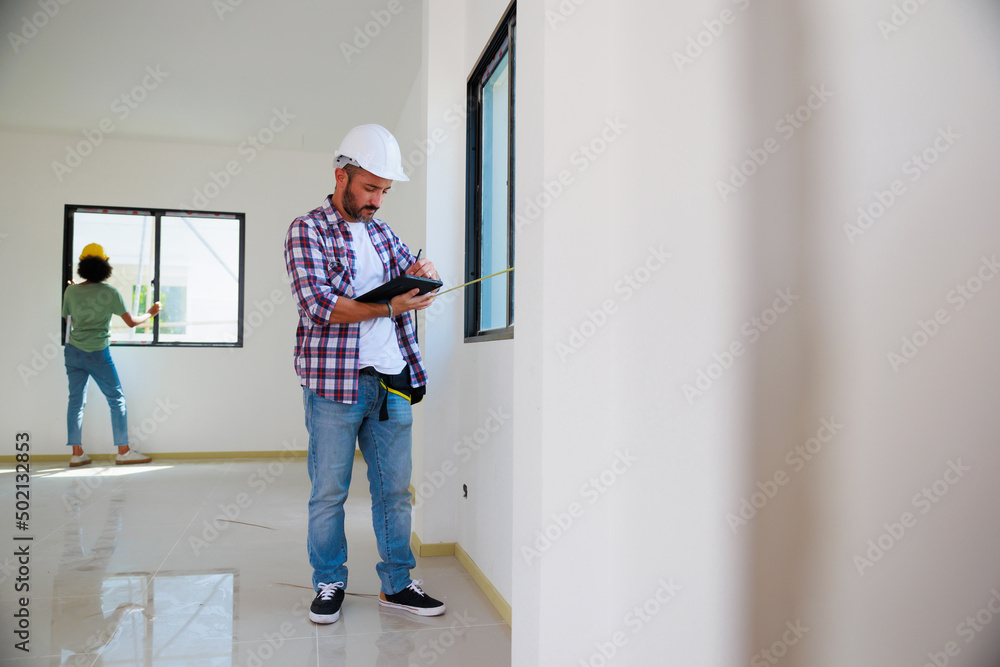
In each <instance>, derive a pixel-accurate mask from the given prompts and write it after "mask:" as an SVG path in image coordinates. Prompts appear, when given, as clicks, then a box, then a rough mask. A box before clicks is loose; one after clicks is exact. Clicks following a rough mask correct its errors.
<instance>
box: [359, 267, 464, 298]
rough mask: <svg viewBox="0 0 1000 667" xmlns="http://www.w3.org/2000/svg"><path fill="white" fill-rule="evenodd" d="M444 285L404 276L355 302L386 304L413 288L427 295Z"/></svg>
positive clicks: (366, 293) (436, 281) (434, 281)
mask: <svg viewBox="0 0 1000 667" xmlns="http://www.w3.org/2000/svg"><path fill="white" fill-rule="evenodd" d="M443 284H444V283H442V282H441V281H440V280H434V279H432V278H421V277H419V276H408V275H406V274H403V275H400V276H396V277H395V278H393V279H392V280H390V281H389V282H387V283H385V284H384V285H379V286H378V287H376V288H375V289H373V290H371V291H369V292H365V293H364V294H362V295H361V296H356V297H354V300H355V301H360V302H361V303H386V302H387V301H389V300H390V299H392V298H393V297H394V296H399V295H400V294H405V293H406V292H409V291H410V290H411V289H413V288H416V289H418V290H420V292H419V294H426V293H427V292H431V291H433V290H436V289H438V288H440V287H441V286H442V285H443Z"/></svg>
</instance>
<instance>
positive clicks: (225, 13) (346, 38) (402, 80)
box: [0, 0, 423, 152]
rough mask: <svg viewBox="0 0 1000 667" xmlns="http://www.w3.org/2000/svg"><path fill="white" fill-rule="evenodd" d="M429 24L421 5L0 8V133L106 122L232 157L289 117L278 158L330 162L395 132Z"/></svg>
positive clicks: (78, 0) (22, 0)
mask: <svg viewBox="0 0 1000 667" xmlns="http://www.w3.org/2000/svg"><path fill="white" fill-rule="evenodd" d="M61 3H65V4H61ZM45 7H48V12H47V13H46V11H45ZM390 10H391V11H390ZM50 14H51V16H50ZM422 14H423V7H422V0H355V1H353V2H346V1H343V0H341V1H339V2H330V1H323V0H284V1H282V2H277V1H276V0H170V1H169V2H168V1H165V0H155V1H154V0H75V1H73V0H0V34H2V35H4V42H5V43H4V44H3V45H2V46H0V130H9V131H20V132H40V133H49V134H52V133H55V134H69V135H79V134H80V133H81V132H83V131H85V130H88V131H91V132H94V131H96V130H97V129H98V128H100V127H101V126H102V123H103V126H104V127H105V128H108V127H112V128H113V136H114V137H116V138H128V139H147V140H156V141H178V142H194V143H209V144H220V145H233V146H237V145H239V144H240V143H241V142H243V141H246V139H247V137H248V136H250V135H257V134H258V132H260V131H261V130H262V129H263V128H266V127H267V126H268V124H269V123H270V122H272V119H273V118H275V116H276V113H275V110H277V111H278V112H280V114H281V116H282V117H283V118H290V117H291V116H294V118H290V119H289V120H287V126H286V127H282V125H283V123H285V122H286V121H284V120H282V121H276V122H274V124H273V125H272V129H276V128H278V127H281V130H280V131H278V132H276V133H274V139H273V142H272V143H270V144H269V146H270V147H273V148H283V149H289V150H305V151H317V152H330V151H332V150H334V149H335V148H336V146H337V144H338V143H339V141H340V138H341V137H342V136H343V135H344V133H345V132H346V131H347V130H348V129H349V128H351V127H353V126H354V125H357V124H360V123H365V122H378V123H381V124H383V125H385V126H387V127H389V128H390V129H392V128H393V127H394V126H395V125H396V124H397V122H398V119H399V116H400V114H401V112H402V110H403V108H404V105H405V103H406V100H407V98H408V97H409V95H410V94H411V91H412V90H413V89H414V86H415V85H416V84H417V77H418V74H419V70H420V66H421V56H422V49H421V32H422ZM39 26H40V27H39ZM366 29H367V32H368V34H367V35H366V34H365V30H366ZM10 33H13V34H14V35H17V37H14V38H12V37H11V35H10ZM369 35H374V36H373V37H371V36H369ZM151 73H157V74H156V76H153V74H151ZM123 96H125V97H124V98H123ZM263 137H264V138H267V137H268V134H267V133H266V132H265V133H264V134H263Z"/></svg>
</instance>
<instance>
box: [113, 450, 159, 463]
mask: <svg viewBox="0 0 1000 667" xmlns="http://www.w3.org/2000/svg"><path fill="white" fill-rule="evenodd" d="M152 460H153V459H151V458H149V457H148V456H146V455H145V454H140V453H139V452H137V451H135V450H134V449H129V450H128V453H126V454H115V465H118V466H125V465H130V464H132V463H149V462H150V461H152Z"/></svg>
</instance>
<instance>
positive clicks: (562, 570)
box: [512, 2, 758, 665]
mask: <svg viewBox="0 0 1000 667" xmlns="http://www.w3.org/2000/svg"><path fill="white" fill-rule="evenodd" d="M560 7H565V9H561V8H560ZM519 9H520V11H519V14H518V45H519V48H520V51H519V55H518V81H517V86H518V107H517V117H518V137H517V141H518V173H517V189H518V193H519V195H518V209H519V212H520V213H522V214H524V215H525V216H526V219H528V220H529V221H530V220H531V218H530V211H531V209H530V208H529V207H528V202H529V201H535V202H536V203H537V204H539V205H540V208H542V209H543V215H542V216H540V217H538V218H537V219H536V220H535V221H533V222H529V223H528V224H525V225H524V226H523V227H521V228H520V229H518V238H517V244H518V245H517V256H518V276H517V289H518V290H519V291H518V294H519V297H518V308H519V313H518V316H519V319H518V332H517V337H516V339H515V359H514V360H515V371H514V401H515V411H516V414H517V422H516V425H515V438H514V443H515V445H514V446H515V451H514V457H515V460H514V487H515V489H517V493H516V495H515V506H514V540H513V545H512V546H513V551H514V560H513V565H514V595H513V599H514V610H513V615H514V622H513V628H514V645H513V664H517V665H549V664H569V663H572V664H574V665H575V664H603V663H602V662H601V661H602V660H605V659H606V658H605V655H606V654H607V653H613V654H614V656H615V658H614V659H615V661H616V662H615V663H614V664H623V665H652V664H698V665H733V664H739V662H741V661H742V655H741V648H742V642H743V639H744V632H745V629H744V620H743V606H744V604H745V596H746V581H745V579H744V578H743V577H742V568H743V567H744V566H743V563H744V559H745V557H746V555H747V550H746V548H745V547H743V546H741V545H739V544H735V543H734V541H733V539H732V536H731V533H730V532H729V530H728V528H727V526H726V524H725V522H724V521H723V520H722V517H723V516H724V513H725V511H726V508H727V507H728V506H730V505H731V504H733V503H734V502H735V500H736V498H737V494H736V489H737V487H738V481H739V480H740V478H741V476H742V475H743V474H744V472H745V464H746V458H747V454H746V451H747V444H748V441H749V429H748V424H747V422H748V417H747V401H746V388H747V380H748V367H747V366H746V365H745V364H738V365H736V366H734V369H733V370H732V371H730V372H729V373H728V374H726V375H725V377H724V378H723V379H722V380H720V381H718V382H717V383H716V384H715V386H713V387H712V388H711V390H710V391H708V392H706V394H705V396H703V397H702V398H701V399H700V400H697V401H695V402H694V404H693V405H691V404H689V403H688V401H687V400H686V398H685V395H684V393H683V392H682V386H683V384H685V383H688V382H691V383H693V382H694V380H695V378H696V376H697V372H698V369H699V368H704V367H705V366H706V365H707V364H708V363H710V362H711V361H712V354H713V353H715V352H718V351H720V350H723V349H724V348H726V347H728V346H729V344H730V342H731V341H732V340H733V339H734V338H738V337H739V328H740V325H741V323H742V321H743V319H744V318H745V317H746V316H747V314H748V311H751V309H753V308H757V307H758V306H757V296H756V295H754V294H752V292H751V290H750V289H749V287H748V286H746V285H745V284H744V282H743V281H742V280H741V274H742V273H743V271H744V268H745V263H746V259H745V257H744V256H743V244H744V242H745V239H746V236H747V233H748V232H747V231H746V227H745V225H744V224H743V222H744V220H743V216H744V215H745V213H744V211H743V210H742V209H741V208H738V207H725V206H722V205H721V204H720V201H719V198H718V196H717V194H716V193H715V191H714V184H713V181H712V180H710V178H707V177H706V175H708V174H711V173H712V170H713V169H714V168H715V166H716V165H719V164H722V163H724V161H725V160H727V159H728V158H729V149H730V146H731V144H732V143H733V140H734V137H735V135H736V132H737V130H738V128H739V122H740V115H739V113H738V111H737V101H738V97H737V91H736V90H735V85H736V83H737V79H736V76H735V75H736V67H735V63H736V62H737V61H738V51H737V43H735V42H729V43H720V44H719V45H718V46H717V47H716V49H715V50H714V51H713V52H712V53H711V54H710V55H709V56H706V60H705V61H703V62H701V63H699V65H700V67H701V75H691V76H678V75H677V72H676V69H674V70H671V67H672V62H671V61H670V60H669V58H668V55H667V54H668V53H669V51H667V49H666V45H670V44H674V43H683V40H684V38H685V36H686V33H687V31H688V30H690V28H691V27H692V26H697V25H699V23H700V21H701V20H702V18H704V14H705V10H704V9H701V8H698V7H685V8H682V7H680V6H679V5H676V4H675V5H671V6H670V7H659V6H658V7H656V8H651V7H650V5H649V4H648V3H639V2H624V3H615V4H614V6H611V5H602V4H599V3H598V4H595V3H586V4H583V5H580V6H577V5H576V4H574V3H562V5H559V4H558V3H546V6H545V7H540V6H522V7H520V8H519ZM558 19H562V20H558ZM585 146H586V147H592V148H591V150H592V153H591V155H593V157H592V158H591V157H588V154H587V153H586V152H585V151H583V150H581V147H585ZM560 175H562V182H563V183H564V187H563V189H562V192H561V193H559V194H555V193H557V192H558V188H556V187H555V185H553V184H554V183H557V182H560V178H561V176H560ZM547 194H552V196H551V199H549V198H547V197H546V195H547ZM661 253H669V255H670V257H669V258H667V259H665V260H664V259H661V258H660V254H661ZM627 280H633V281H634V286H630V285H629V283H628V282H627ZM592 480H597V481H596V482H595V481H592ZM528 549H532V550H533V551H528ZM671 582H672V583H673V584H675V585H677V586H679V590H671V589H670V584H671ZM657 596H659V599H658V598H657ZM672 596H673V597H672ZM668 600H669V601H668ZM647 605H648V606H647ZM636 607H638V608H643V607H646V609H647V610H649V611H648V616H647V617H646V618H645V619H643V618H642V617H640V616H638V615H636V613H635V612H634V609H635V608H636ZM616 642H617V644H616Z"/></svg>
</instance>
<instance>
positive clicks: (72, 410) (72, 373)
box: [63, 343, 128, 447]
mask: <svg viewBox="0 0 1000 667" xmlns="http://www.w3.org/2000/svg"><path fill="white" fill-rule="evenodd" d="M63 354H64V356H65V357H66V375H68V376H69V408H68V409H67V410H66V430H67V432H68V434H69V436H68V440H67V442H66V444H67V445H69V446H70V447H73V446H83V440H82V437H83V406H84V405H86V404H87V380H88V379H90V378H94V382H96V383H97V386H98V387H99V388H100V390H101V393H103V394H104V396H105V398H107V399H108V407H110V408H111V432H112V434H113V436H114V440H115V445H116V446H118V447H124V446H125V445H127V444H128V417H127V414H126V411H125V394H123V393H122V383H121V382H120V381H119V380H118V371H116V370H115V362H114V361H112V359H111V350H110V349H108V348H104V349H103V350H98V351H97V352H84V351H83V350H81V349H79V348H77V347H75V346H73V345H70V344H68V343H67V344H66V349H65V351H64V353H63Z"/></svg>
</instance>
